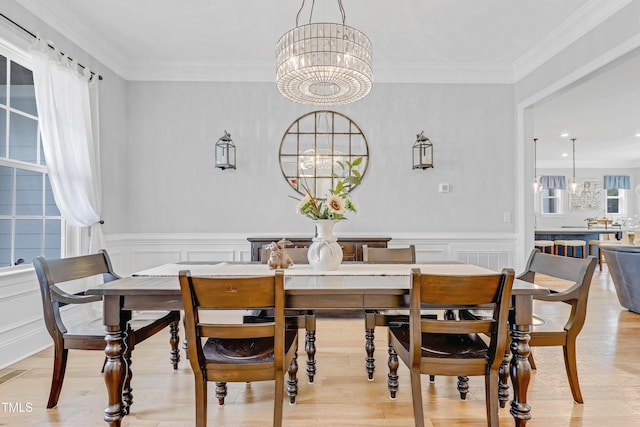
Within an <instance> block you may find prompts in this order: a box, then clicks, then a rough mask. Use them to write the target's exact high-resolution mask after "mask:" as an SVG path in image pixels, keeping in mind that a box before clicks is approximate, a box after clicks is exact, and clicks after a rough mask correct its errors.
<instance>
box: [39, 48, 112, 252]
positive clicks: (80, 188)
mask: <svg viewBox="0 0 640 427" xmlns="http://www.w3.org/2000/svg"><path fill="white" fill-rule="evenodd" d="M31 56H32V60H33V81H34V86H35V95H36V105H37V106H38V116H39V119H40V130H41V133H42V148H43V151H44V157H45V160H46V163H47V169H48V171H49V179H50V181H51V190H52V192H53V196H54V198H55V201H56V205H57V206H58V209H60V213H61V215H62V216H63V217H64V219H65V220H66V221H67V223H68V224H69V225H72V226H76V227H89V235H90V236H91V237H90V241H89V252H90V253H93V252H95V251H96V250H97V249H100V248H104V247H105V245H104V243H105V242H104V237H103V234H102V227H101V225H100V215H101V209H102V206H101V201H102V187H101V183H100V147H99V145H98V139H97V137H96V135H97V132H95V134H94V130H93V126H92V120H91V119H92V111H91V104H92V101H93V103H94V104H95V105H96V106H97V82H95V81H91V80H92V79H91V73H90V72H89V70H88V69H84V72H80V71H79V69H78V64H77V63H76V62H75V61H72V60H70V59H69V58H67V57H66V56H63V55H61V54H60V52H59V51H57V50H55V49H52V48H50V47H49V46H48V44H47V43H46V42H45V41H44V40H42V39H39V38H38V39H37V40H36V41H35V42H34V44H33V45H32V47H31ZM93 80H97V78H94V79H93ZM91 86H94V87H91ZM92 98H93V99H92ZM96 113H97V111H96Z"/></svg>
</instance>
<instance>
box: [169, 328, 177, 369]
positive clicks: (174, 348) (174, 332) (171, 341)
mask: <svg viewBox="0 0 640 427" xmlns="http://www.w3.org/2000/svg"><path fill="white" fill-rule="evenodd" d="M169 332H170V334H171V337H170V338H169V344H171V357H170V360H171V364H172V365H173V369H178V362H180V350H179V349H178V343H179V342H180V335H179V332H180V325H179V323H178V322H177V321H176V322H173V323H171V325H169Z"/></svg>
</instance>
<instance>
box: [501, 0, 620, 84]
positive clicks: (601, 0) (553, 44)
mask: <svg viewBox="0 0 640 427" xmlns="http://www.w3.org/2000/svg"><path fill="white" fill-rule="evenodd" d="M631 1H632V0H591V1H590V2H588V3H587V4H585V5H584V6H583V7H581V8H580V9H579V10H578V11H577V12H576V13H574V14H573V15H571V16H569V18H567V19H566V20H565V21H564V22H563V23H562V24H560V25H559V26H558V27H556V28H555V29H554V30H553V31H551V32H550V33H549V34H547V35H546V36H545V37H544V38H543V39H542V40H540V41H539V42H538V43H537V44H536V45H535V46H534V47H533V48H531V49H530V50H529V51H528V52H526V53H525V54H524V55H522V56H520V57H519V58H518V59H516V60H515V61H514V63H513V69H514V78H515V81H518V80H520V79H522V78H524V77H525V76H526V75H528V74H529V73H531V72H532V71H533V70H535V69H536V68H538V67H539V66H541V65H542V64H544V63H545V62H547V61H548V60H549V59H551V58H552V57H554V56H555V55H557V54H558V53H560V52H561V51H563V50H564V49H566V48H567V47H568V46H570V45H571V44H572V43H574V42H575V41H576V40H578V39H580V37H582V36H584V35H585V34H586V33H588V32H589V31H591V30H592V29H594V28H595V27H597V26H598V25H599V24H601V23H602V22H604V21H605V20H606V19H607V18H609V17H610V16H611V15H613V14H614V13H616V12H617V11H619V10H620V9H622V8H623V7H625V6H626V5H627V4H629V3H630V2H631Z"/></svg>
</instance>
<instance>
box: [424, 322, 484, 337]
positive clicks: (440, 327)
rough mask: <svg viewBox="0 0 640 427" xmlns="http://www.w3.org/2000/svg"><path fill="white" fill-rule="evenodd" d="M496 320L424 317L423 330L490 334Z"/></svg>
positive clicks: (427, 331)
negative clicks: (444, 319)
mask: <svg viewBox="0 0 640 427" xmlns="http://www.w3.org/2000/svg"><path fill="white" fill-rule="evenodd" d="M494 324H495V322H494V321H493V320H447V321H443V320H435V319H423V320H422V322H421V330H422V332H426V333H436V334H490V333H491V332H492V331H493V327H494Z"/></svg>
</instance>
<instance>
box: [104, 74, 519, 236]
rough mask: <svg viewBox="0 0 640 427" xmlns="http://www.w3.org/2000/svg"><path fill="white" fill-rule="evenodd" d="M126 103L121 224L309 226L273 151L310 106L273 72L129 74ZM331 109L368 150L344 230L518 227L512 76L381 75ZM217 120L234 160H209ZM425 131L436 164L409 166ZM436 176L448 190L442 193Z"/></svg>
mask: <svg viewBox="0 0 640 427" xmlns="http://www.w3.org/2000/svg"><path fill="white" fill-rule="evenodd" d="M127 103H128V109H129V114H128V128H129V132H128V139H127V148H126V157H127V162H128V167H127V170H128V172H127V174H128V185H127V191H126V193H127V207H128V213H127V217H128V218H127V219H128V222H127V228H126V231H127V232H131V233H171V232H173V233H175V232H246V233H255V232H277V233H280V232H305V233H309V232H310V228H311V225H310V224H309V221H308V220H306V219H304V218H302V217H301V216H300V215H297V214H295V213H294V206H295V200H293V199H291V198H289V197H288V196H290V195H291V196H293V195H296V193H295V192H294V191H293V190H292V189H290V188H289V186H288V184H287V183H286V182H285V180H284V178H283V177H282V174H281V172H280V166H279V162H278V150H279V145H280V141H281V138H282V135H283V133H284V131H285V130H286V129H287V128H288V126H289V125H290V124H291V122H293V121H294V120H295V119H296V118H297V117H299V116H300V115H302V114H304V113H306V112H309V111H313V110H316V109H317V108H316V109H313V108H311V107H307V106H300V105H297V104H294V103H292V102H290V101H288V100H286V99H284V98H283V97H282V96H280V95H279V94H278V93H277V91H276V89H275V85H274V84H269V83H186V82H185V83H175V82H166V83H165V82H130V83H129V87H128V92H127ZM335 110H336V111H339V112H342V113H345V114H346V115H348V116H349V117H351V118H352V119H353V120H354V121H355V122H356V123H358V125H359V126H360V127H361V128H362V129H363V131H364V133H365V135H366V137H367V139H368V142H369V152H370V165H369V168H368V170H367V174H366V176H365V178H364V180H363V183H362V185H361V186H360V187H359V188H358V189H356V191H354V197H355V199H356V201H357V203H358V205H359V207H360V211H361V212H360V214H359V215H357V216H353V217H352V218H351V219H350V220H349V221H347V222H343V223H341V224H340V225H339V227H340V230H341V231H348V232H351V231H354V232H360V231H362V232H376V233H380V232H383V233H388V232H428V231H462V232H464V231H478V230H482V231H487V232H491V231H502V232H509V231H513V224H512V223H504V221H503V218H504V215H503V213H504V212H512V211H513V209H514V192H515V188H514V182H513V181H514V180H513V176H514V165H513V156H514V152H513V135H514V117H513V87H512V86H511V85H452V84H448V85H444V84H377V85H375V87H374V90H373V91H372V93H371V94H370V95H369V96H367V97H366V98H365V99H363V100H362V101H360V102H357V103H355V104H352V105H349V106H347V107H341V108H335ZM224 130H227V131H229V132H230V133H231V135H232V138H233V140H234V142H235V144H236V146H237V156H238V169H237V170H235V171H234V170H226V171H220V170H216V169H214V167H213V163H214V144H215V142H216V140H217V139H218V138H219V137H220V136H221V135H222V134H223V131H224ZM421 130H424V131H425V133H426V135H427V136H429V137H430V138H431V141H432V142H433V144H434V158H435V169H430V170H425V171H422V170H412V169H411V146H412V145H413V142H414V141H415V137H416V134H417V133H419V132H420V131H421ZM105 176H107V174H105ZM439 183H449V184H450V187H451V192H450V193H438V184H439ZM111 196H112V195H109V197H111Z"/></svg>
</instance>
